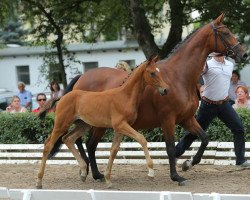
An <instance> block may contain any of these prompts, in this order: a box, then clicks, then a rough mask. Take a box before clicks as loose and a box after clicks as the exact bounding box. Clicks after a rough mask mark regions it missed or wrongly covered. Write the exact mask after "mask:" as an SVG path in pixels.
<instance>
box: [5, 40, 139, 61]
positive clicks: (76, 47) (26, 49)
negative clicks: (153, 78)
mask: <svg viewBox="0 0 250 200" xmlns="http://www.w3.org/2000/svg"><path fill="white" fill-rule="evenodd" d="M129 48H139V45H138V43H137V42H136V41H129V42H126V41H122V40H121V41H111V42H98V43H81V44H70V45H68V50H69V51H70V52H81V51H106V50H115V49H129ZM46 50H47V51H52V52H56V49H52V50H50V49H49V48H47V49H46V47H45V46H22V47H9V48H4V49H0V56H2V57H5V56H25V55H38V54H44V52H45V51H46Z"/></svg>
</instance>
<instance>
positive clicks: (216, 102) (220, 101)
mask: <svg viewBox="0 0 250 200" xmlns="http://www.w3.org/2000/svg"><path fill="white" fill-rule="evenodd" d="M202 100H204V101H206V102H207V103H210V104H216V105H220V104H223V103H225V102H227V101H228V100H229V97H228V96H227V97H226V98H225V99H223V100H219V101H212V100H210V99H208V98H207V97H205V96H203V97H202Z"/></svg>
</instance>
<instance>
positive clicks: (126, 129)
mask: <svg viewBox="0 0 250 200" xmlns="http://www.w3.org/2000/svg"><path fill="white" fill-rule="evenodd" d="M113 128H114V130H115V132H117V133H121V134H123V135H126V136H128V137H130V138H133V139H134V140H136V141H137V142H138V143H140V144H141V146H142V149H143V151H144V154H145V158H146V161H147V167H148V176H149V177H152V178H153V177H154V170H153V161H152V159H151V157H150V155H149V151H148V147H147V140H146V139H145V137H144V136H143V135H142V134H140V133H138V132H137V131H136V130H134V129H133V128H132V127H131V126H130V125H129V124H128V123H127V122H121V123H119V124H118V125H116V126H114V127H113Z"/></svg>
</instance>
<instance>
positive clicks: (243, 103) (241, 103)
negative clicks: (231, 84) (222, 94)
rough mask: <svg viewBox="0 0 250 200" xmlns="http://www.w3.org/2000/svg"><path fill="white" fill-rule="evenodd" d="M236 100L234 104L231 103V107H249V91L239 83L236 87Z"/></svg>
mask: <svg viewBox="0 0 250 200" xmlns="http://www.w3.org/2000/svg"><path fill="white" fill-rule="evenodd" d="M235 93H236V96H237V97H236V100H235V104H233V108H234V109H237V108H250V100H249V93H248V88H247V87H246V86H244V85H239V86H238V87H237V88H236V91H235Z"/></svg>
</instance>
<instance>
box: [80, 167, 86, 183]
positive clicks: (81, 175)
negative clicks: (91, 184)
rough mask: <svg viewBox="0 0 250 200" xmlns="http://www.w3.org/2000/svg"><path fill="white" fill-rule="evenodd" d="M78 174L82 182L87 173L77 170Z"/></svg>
mask: <svg viewBox="0 0 250 200" xmlns="http://www.w3.org/2000/svg"><path fill="white" fill-rule="evenodd" d="M79 175H80V179H81V180H82V182H85V180H86V178H87V174H86V173H82V171H81V170H80V171H79Z"/></svg>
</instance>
